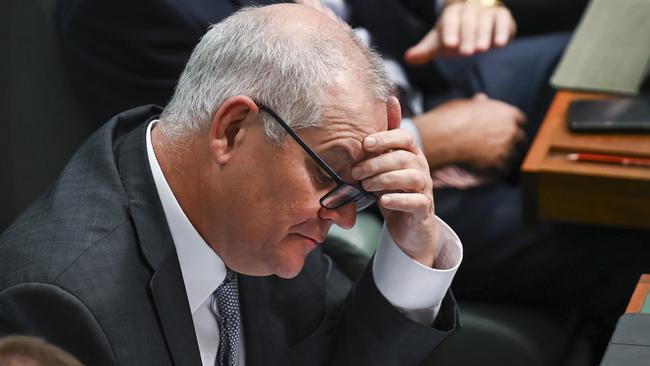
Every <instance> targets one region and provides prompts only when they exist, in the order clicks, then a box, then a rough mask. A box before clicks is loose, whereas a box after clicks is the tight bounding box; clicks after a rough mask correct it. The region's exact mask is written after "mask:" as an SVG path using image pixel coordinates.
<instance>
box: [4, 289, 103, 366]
mask: <svg viewBox="0 0 650 366" xmlns="http://www.w3.org/2000/svg"><path fill="white" fill-rule="evenodd" d="M11 334H21V335H32V336H37V337H40V338H42V339H44V340H45V341H47V342H50V343H52V344H54V345H56V346H58V347H60V348H62V349H64V350H66V351H67V352H69V353H71V354H72V355H74V356H75V357H77V358H78V359H79V360H80V361H81V362H83V363H84V364H86V365H98V366H104V365H106V366H108V365H115V357H114V355H113V352H112V350H111V347H110V345H109V343H108V339H107V338H106V335H105V334H104V332H103V331H102V329H101V328H100V326H99V324H98V323H97V321H96V320H95V318H94V316H93V314H92V313H91V312H90V311H89V310H88V308H87V307H86V306H85V305H84V304H83V303H82V302H81V301H80V300H79V299H78V298H77V297H75V296H74V295H73V294H71V293H70V292H68V291H66V290H64V289H62V288H61V287H58V286H56V285H53V284H50V283H42V282H29V283H22V284H18V285H14V286H12V287H8V288H6V289H4V290H2V291H1V292H0V337H1V336H6V335H11Z"/></svg>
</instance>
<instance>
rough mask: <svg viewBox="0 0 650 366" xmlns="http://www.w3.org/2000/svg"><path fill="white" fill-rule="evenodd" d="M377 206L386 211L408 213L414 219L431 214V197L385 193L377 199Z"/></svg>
mask: <svg viewBox="0 0 650 366" xmlns="http://www.w3.org/2000/svg"><path fill="white" fill-rule="evenodd" d="M379 204H380V205H381V206H382V207H383V208H385V209H388V210H393V211H402V212H407V213H410V214H412V215H414V216H416V217H428V216H430V215H432V214H433V209H434V205H433V197H432V196H430V195H425V194H419V193H386V194H384V195H382V196H381V197H380V198H379Z"/></svg>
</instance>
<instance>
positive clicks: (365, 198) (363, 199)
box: [354, 192, 377, 211]
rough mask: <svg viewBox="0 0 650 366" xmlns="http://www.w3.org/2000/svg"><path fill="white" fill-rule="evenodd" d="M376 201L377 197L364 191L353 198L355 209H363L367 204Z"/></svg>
mask: <svg viewBox="0 0 650 366" xmlns="http://www.w3.org/2000/svg"><path fill="white" fill-rule="evenodd" d="M375 201H377V197H375V196H373V195H372V194H370V193H367V192H364V194H363V195H361V196H359V197H357V199H355V200H354V203H355V205H356V206H357V211H361V210H365V209H366V208H367V207H368V206H370V205H372V204H373V203H375Z"/></svg>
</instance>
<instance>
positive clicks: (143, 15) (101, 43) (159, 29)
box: [57, 0, 278, 126]
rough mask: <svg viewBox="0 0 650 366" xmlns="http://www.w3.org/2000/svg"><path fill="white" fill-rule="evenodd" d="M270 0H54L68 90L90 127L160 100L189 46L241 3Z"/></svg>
mask: <svg viewBox="0 0 650 366" xmlns="http://www.w3.org/2000/svg"><path fill="white" fill-rule="evenodd" d="M274 2H278V1H274V0H263V1H252V0H248V1H235V0H232V1H230V0H138V1H127V0H61V1H60V2H59V4H58V11H57V27H58V31H59V35H60V40H61V45H62V49H63V55H64V61H65V63H66V67H67V70H68V74H69V76H70V79H71V81H72V84H73V87H74V89H75V91H76V92H77V95H78V98H79V99H80V101H81V102H82V105H83V107H84V110H85V112H86V115H87V117H88V118H89V120H90V122H91V123H92V124H93V125H94V126H99V125H100V124H102V123H104V122H105V121H107V120H108V119H109V118H111V117H112V116H113V115H115V114H117V113H120V112H122V111H124V110H127V109H130V108H132V107H136V106H140V105H145V104H156V105H166V104H167V101H168V100H169V98H170V97H171V95H172V94H173V92H174V87H175V85H176V81H177V79H178V77H179V75H180V74H181V72H182V71H183V68H184V67H185V63H186V62H187V60H188V58H189V56H190V54H191V53H192V50H193V49H194V46H195V45H196V44H197V43H198V41H199V39H200V38H201V37H202V36H203V34H205V32H206V31H207V30H208V27H209V26H210V25H211V24H214V23H218V22H219V21H221V20H223V19H224V18H226V17H227V16H229V15H230V14H232V13H233V12H235V11H236V10H238V9H239V8H240V7H242V6H246V5H251V4H256V3H257V4H267V3H274Z"/></svg>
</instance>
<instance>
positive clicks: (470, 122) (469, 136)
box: [413, 93, 526, 170]
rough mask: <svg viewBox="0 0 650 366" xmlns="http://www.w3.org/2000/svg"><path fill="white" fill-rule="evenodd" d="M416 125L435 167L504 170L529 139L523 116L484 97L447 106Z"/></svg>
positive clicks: (504, 105)
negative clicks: (518, 146)
mask: <svg viewBox="0 0 650 366" xmlns="http://www.w3.org/2000/svg"><path fill="white" fill-rule="evenodd" d="M413 122H414V123H415V125H416V127H417V128H418V130H419V132H420V137H421V138H422V144H423V145H424V152H425V155H426V157H427V160H428V161H429V164H430V165H431V166H432V167H436V166H441V165H447V164H468V165H470V166H472V167H474V168H476V169H477V170H503V169H505V168H506V166H507V163H508V160H509V158H510V157H511V156H512V154H513V152H514V151H515V148H516V146H517V145H518V144H520V143H521V142H523V141H525V139H526V135H525V133H524V131H523V129H522V126H523V124H524V123H525V122H526V116H525V115H524V114H523V112H521V111H520V110H519V109H518V108H516V107H514V106H511V105H509V104H506V103H504V102H501V101H497V100H494V99H489V98H488V97H487V96H486V95H485V94H482V93H479V94H476V95H475V96H474V97H473V98H472V99H465V100H454V101H451V102H447V103H445V104H443V105H441V106H439V107H437V108H435V109H432V110H431V111H429V112H427V113H424V114H422V115H419V116H417V117H415V118H413Z"/></svg>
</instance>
